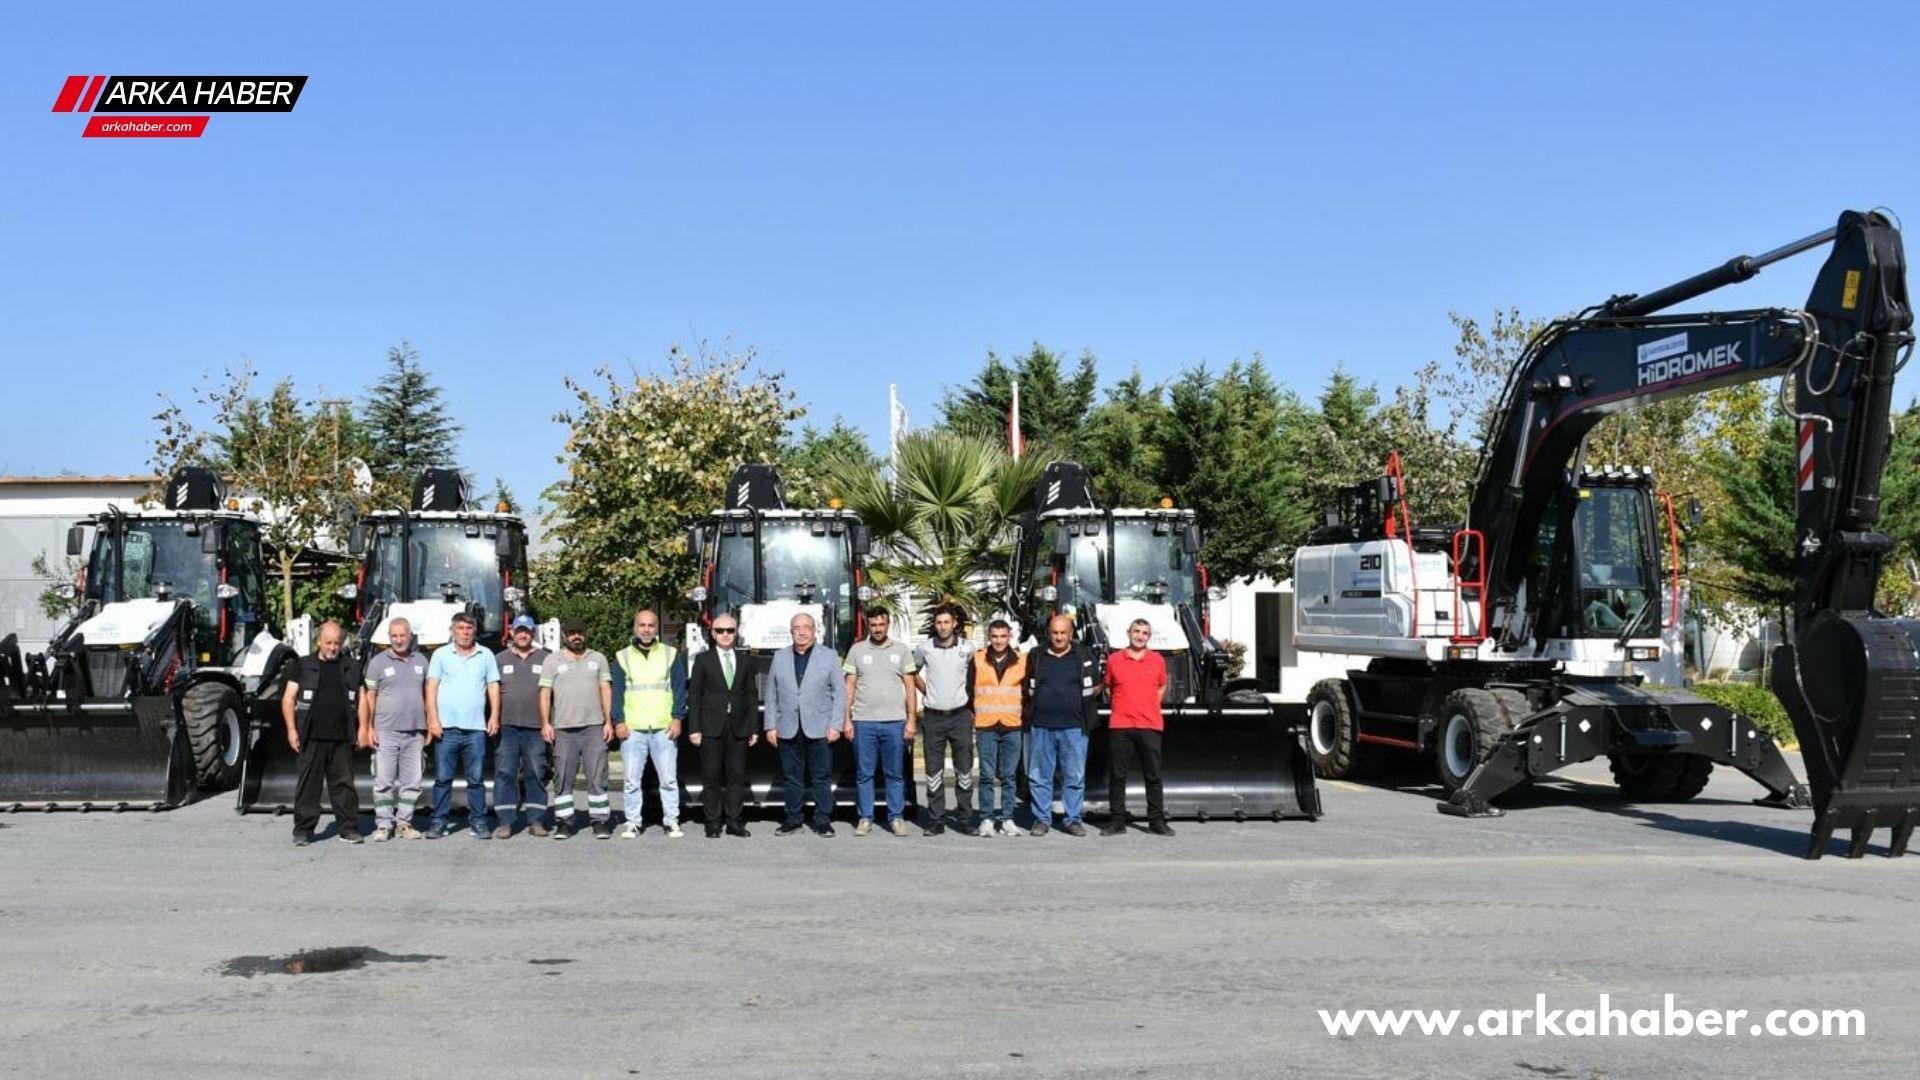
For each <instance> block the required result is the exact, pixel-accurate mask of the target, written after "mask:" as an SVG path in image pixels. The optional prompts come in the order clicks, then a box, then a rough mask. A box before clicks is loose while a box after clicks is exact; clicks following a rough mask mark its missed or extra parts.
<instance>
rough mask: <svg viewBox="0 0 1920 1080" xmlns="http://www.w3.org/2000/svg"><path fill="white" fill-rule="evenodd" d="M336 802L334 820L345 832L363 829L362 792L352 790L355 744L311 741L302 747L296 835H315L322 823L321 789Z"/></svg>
mask: <svg viewBox="0 0 1920 1080" xmlns="http://www.w3.org/2000/svg"><path fill="white" fill-rule="evenodd" d="M322 787H325V788H326V789H327V794H328V795H329V796H330V798H331V800H332V802H333V816H334V820H335V821H337V822H338V823H339V827H340V829H341V830H342V831H345V830H347V829H354V830H356V831H357V830H358V829H359V827H360V793H359V792H358V791H355V790H354V789H353V742H352V741H351V740H349V739H308V740H307V741H306V742H304V743H301V744H300V781H299V784H298V785H297V786H296V787H295V788H294V789H293V832H294V835H295V836H312V835H313V830H314V827H315V826H317V825H319V824H320V789H321V788H322Z"/></svg>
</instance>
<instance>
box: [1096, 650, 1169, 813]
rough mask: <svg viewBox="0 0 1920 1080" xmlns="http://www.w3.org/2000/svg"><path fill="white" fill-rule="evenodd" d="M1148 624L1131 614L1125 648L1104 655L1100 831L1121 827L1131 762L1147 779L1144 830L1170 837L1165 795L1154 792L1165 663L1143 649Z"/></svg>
mask: <svg viewBox="0 0 1920 1080" xmlns="http://www.w3.org/2000/svg"><path fill="white" fill-rule="evenodd" d="M1152 641H1153V627H1152V626H1151V625H1149V624H1148V622H1147V620H1145V619H1135V620H1133V622H1132V624H1131V625H1129V626H1128V627H1127V647H1126V649H1125V650H1124V651H1122V652H1117V653H1114V654H1113V655H1111V656H1109V657H1108V658H1107V674H1106V684H1107V693H1108V694H1109V695H1110V697H1111V700H1112V702H1113V719H1112V720H1110V721H1109V722H1108V724H1107V761H1108V764H1107V809H1108V813H1107V824H1106V827H1105V828H1103V829H1101V830H1100V835H1102V836H1118V835H1119V834H1121V833H1123V832H1126V831H1127V774H1128V773H1129V772H1131V771H1132V770H1133V765H1134V761H1135V760H1136V759H1137V760H1138V761H1139V764H1140V775H1141V777H1142V778H1143V779H1144V780H1146V782H1147V822H1148V825H1147V831H1148V832H1151V833H1153V834H1154V835H1156V836H1172V835H1173V826H1171V825H1169V824H1167V806H1166V800H1165V799H1164V798H1163V797H1162V795H1161V792H1160V733H1161V732H1162V731H1164V730H1166V722H1165V721H1164V720H1162V719H1161V716H1160V703H1161V702H1162V701H1163V700H1165V699H1166V696H1167V662H1166V661H1165V660H1163V659H1161V657H1160V654H1159V653H1157V652H1154V651H1153V650H1152V649H1149V648H1147V645H1148V644H1149V643H1151V642H1152Z"/></svg>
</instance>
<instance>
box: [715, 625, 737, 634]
mask: <svg viewBox="0 0 1920 1080" xmlns="http://www.w3.org/2000/svg"><path fill="white" fill-rule="evenodd" d="M713 632H714V633H716V634H731V633H733V632H734V631H733V627H731V626H716V627H714V628H713Z"/></svg>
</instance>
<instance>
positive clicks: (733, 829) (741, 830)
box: [727, 825, 753, 840]
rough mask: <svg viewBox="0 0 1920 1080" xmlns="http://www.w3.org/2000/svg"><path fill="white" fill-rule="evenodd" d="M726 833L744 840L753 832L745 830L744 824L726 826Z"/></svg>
mask: <svg viewBox="0 0 1920 1080" xmlns="http://www.w3.org/2000/svg"><path fill="white" fill-rule="evenodd" d="M727 835H728V836H738V837H740V838H741V839H743V840H744V839H746V838H747V837H749V836H752V835H753V834H752V833H750V832H748V831H747V827H746V826H745V825H729V826H727Z"/></svg>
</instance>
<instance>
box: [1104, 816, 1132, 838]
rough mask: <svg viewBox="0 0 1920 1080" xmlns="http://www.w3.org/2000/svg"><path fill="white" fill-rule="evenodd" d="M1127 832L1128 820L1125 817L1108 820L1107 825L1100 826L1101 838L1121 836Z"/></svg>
mask: <svg viewBox="0 0 1920 1080" xmlns="http://www.w3.org/2000/svg"><path fill="white" fill-rule="evenodd" d="M1126 831H1127V819H1126V818H1123V817H1112V818H1108V819H1107V823H1106V824H1105V825H1102V826H1100V835H1101V836H1119V835H1120V834H1121V833H1123V832H1126Z"/></svg>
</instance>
